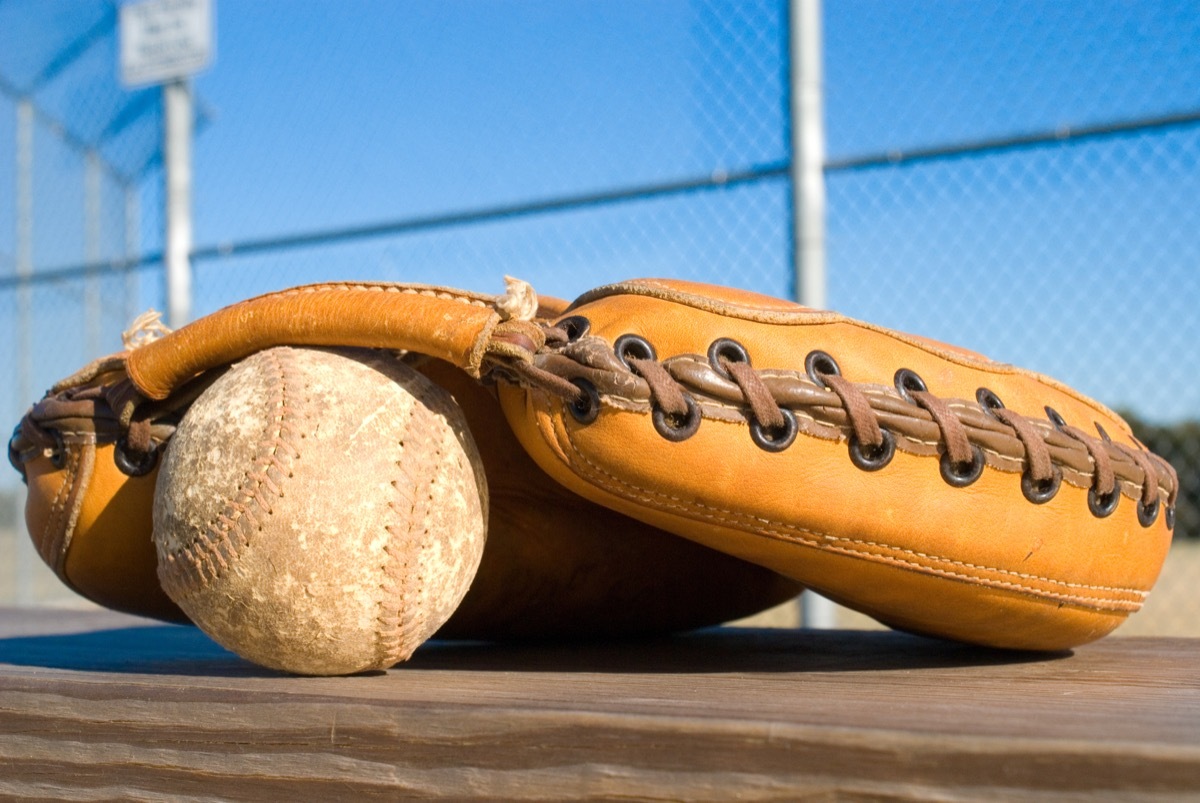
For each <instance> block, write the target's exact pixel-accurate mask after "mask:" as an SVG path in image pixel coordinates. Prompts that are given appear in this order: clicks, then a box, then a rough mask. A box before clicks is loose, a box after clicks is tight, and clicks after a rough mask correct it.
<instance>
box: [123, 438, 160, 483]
mask: <svg viewBox="0 0 1200 803" xmlns="http://www.w3.org/2000/svg"><path fill="white" fill-rule="evenodd" d="M113 462H114V463H116V465H117V468H119V469H120V470H121V473H122V474H124V475H126V476H127V477H141V476H144V475H146V474H149V473H150V472H151V471H153V470H154V467H155V466H156V465H158V449H154V448H151V449H150V451H148V452H146V453H145V454H143V455H141V456H140V459H139V460H136V461H135V460H134V459H133V458H132V457H131V456H130V452H129V444H128V443H126V442H125V439H124V438H122V439H121V440H119V441H117V445H116V447H115V448H114V449H113Z"/></svg>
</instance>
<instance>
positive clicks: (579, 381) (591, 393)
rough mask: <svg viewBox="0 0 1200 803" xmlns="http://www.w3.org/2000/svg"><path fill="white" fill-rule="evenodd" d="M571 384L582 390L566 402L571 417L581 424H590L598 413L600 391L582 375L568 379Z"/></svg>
mask: <svg viewBox="0 0 1200 803" xmlns="http://www.w3.org/2000/svg"><path fill="white" fill-rule="evenodd" d="M570 382H571V384H572V385H574V386H575V387H577V388H579V389H580V390H582V391H583V395H582V396H580V397H579V398H578V399H576V400H575V401H573V402H570V403H569V404H567V409H568V410H570V411H571V417H572V418H574V419H575V420H576V421H578V422H579V423H581V424H590V423H592V422H593V421H595V420H596V416H598V415H600V393H599V392H598V391H597V390H596V386H595V385H593V384H592V383H591V382H589V381H588V380H586V379H584V378H582V377H576V378H574V379H572V380H570Z"/></svg>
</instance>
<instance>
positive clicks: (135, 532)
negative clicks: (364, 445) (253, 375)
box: [10, 293, 801, 639]
mask: <svg viewBox="0 0 1200 803" xmlns="http://www.w3.org/2000/svg"><path fill="white" fill-rule="evenodd" d="M333 297H338V296H337V294H335V295H334V296H333ZM398 298H400V296H399V294H395V295H392V296H390V300H393V301H394V300H397V299H398ZM403 300H404V301H406V302H410V303H411V302H414V301H415V302H416V305H417V307H421V306H423V305H425V304H426V303H434V304H437V303H440V302H439V301H429V300H428V298H427V297H426V296H419V295H416V294H415V293H412V294H407V295H404V296H403ZM455 306H456V307H461V306H462V305H460V304H456V305H455ZM565 306H566V304H565V302H558V301H555V300H553V299H546V300H545V301H544V307H543V309H542V313H543V314H554V313H555V312H558V311H561V308H562V307H565ZM480 309H481V310H482V309H483V308H482V307H480ZM278 313H279V314H280V315H283V316H286V317H290V316H291V315H292V311H291V310H290V309H287V308H286V307H285V308H281V309H279V310H278ZM202 325H203V323H202V322H199V323H198V324H197V326H202ZM255 325H256V324H255ZM350 325H351V326H355V325H359V324H355V323H351V324H350ZM164 331H165V330H163V329H161V327H159V333H162V332H164ZM210 331H211V330H210ZM238 332H239V329H238V328H237V327H235V328H232V329H229V330H227V331H225V332H224V333H223V335H222V337H223V338H226V339H234V340H236V339H237V338H238ZM143 334H145V333H143ZM190 334H191V333H190V331H180V332H179V333H176V335H172V339H174V338H176V337H183V338H185V339H186V338H188V337H190ZM329 334H330V335H334V334H335V333H329ZM206 336H207V335H202V337H206ZM142 339H144V338H134V342H131V343H130V346H131V347H133V349H131V350H136V346H137V345H140V340H142ZM284 339H285V340H288V341H291V340H292V338H284ZM299 339H300V340H303V338H299ZM348 339H349V340H353V339H354V338H353V337H349V338H348ZM334 340H335V341H336V342H338V344H339V345H342V343H341V342H340V341H338V338H337V337H334ZM129 354H130V352H129V351H127V352H123V353H121V354H118V355H114V356H112V357H109V358H106V359H104V360H101V361H99V362H98V363H95V364H93V365H92V366H89V367H88V368H86V369H85V370H84V371H82V372H80V373H79V374H77V375H75V376H73V377H70V378H68V379H66V380H64V381H63V382H60V383H59V384H58V385H56V386H55V387H54V388H53V389H52V390H51V391H50V393H48V394H47V396H46V398H44V399H43V400H42V401H41V402H39V403H38V404H37V405H35V406H34V407H33V408H32V409H31V410H30V412H29V413H28V414H27V415H26V416H25V418H24V420H23V421H22V422H21V425H20V426H19V427H18V430H17V432H16V434H15V435H14V437H13V440H12V442H11V444H10V458H12V459H13V462H14V465H16V466H17V467H18V468H19V469H20V470H21V471H22V472H23V474H24V475H25V477H26V481H27V483H28V485H29V496H28V504H27V508H26V519H27V523H28V528H29V532H30V534H31V536H32V538H33V540H34V543H35V544H36V545H37V548H38V552H39V554H40V555H41V556H42V558H43V559H44V560H45V561H46V563H47V564H48V565H49V566H50V567H51V568H52V569H54V570H55V572H56V573H57V574H58V576H59V577H60V578H61V579H62V580H63V581H64V582H65V583H66V584H67V585H68V586H69V587H71V588H73V589H74V590H75V591H77V592H78V593H80V594H82V595H83V596H85V597H87V598H89V599H91V600H93V601H95V602H97V603H99V604H101V605H104V606H106V607H110V608H114V609H116V610H121V611H125V612H128V613H134V614H140V615H143V616H150V617H154V618H158V619H164V620H167V621H178V622H184V621H187V617H186V616H185V614H184V613H183V612H182V611H181V610H180V609H179V608H178V607H177V606H176V604H175V603H174V602H173V601H172V600H171V599H170V598H169V597H168V596H167V595H166V594H165V593H164V591H163V590H162V588H161V587H160V582H159V577H158V576H157V575H156V567H157V560H156V554H155V546H154V543H153V539H152V532H151V531H152V521H151V509H152V506H153V500H154V493H155V485H156V482H157V475H158V472H159V460H158V458H159V455H160V454H161V452H162V450H163V449H164V447H165V446H166V444H167V443H168V442H169V441H170V439H171V437H172V435H173V433H174V431H175V426H176V424H177V423H178V422H179V421H180V419H181V418H182V416H184V415H185V414H186V413H187V410H188V408H189V407H190V405H191V404H192V402H193V401H195V400H196V399H197V398H198V397H199V396H200V394H201V393H202V392H203V391H204V390H205V389H206V388H207V387H208V386H209V385H210V384H212V382H213V381H214V380H215V379H216V378H217V377H218V376H220V375H221V373H223V371H224V370H225V367H226V366H225V365H223V364H221V365H215V366H214V367H212V368H210V369H209V370H204V371H201V372H199V373H198V375H197V376H196V377H194V378H192V379H191V380H190V381H189V382H187V383H185V384H184V385H182V386H181V387H180V388H178V389H175V390H174V391H173V392H171V393H170V394H167V395H166V397H165V398H164V399H162V400H160V401H153V402H152V401H147V400H145V399H143V398H142V397H141V396H140V395H139V394H138V393H137V392H136V390H135V389H134V387H133V386H132V384H131V383H130V382H129V380H128V377H127V374H126V370H125V369H126V360H127V358H128V357H129ZM409 359H410V361H411V362H412V363H413V364H414V367H416V368H417V369H418V370H420V371H421V372H423V373H425V374H426V376H428V377H429V378H431V379H433V380H434V381H435V382H438V383H439V384H442V385H443V387H445V388H446V389H447V390H449V391H450V392H451V393H452V395H453V396H454V398H455V400H456V401H457V402H458V404H459V407H460V408H461V409H462V411H463V413H464V415H465V417H466V420H467V422H468V424H469V426H470V428H471V430H472V435H473V438H474V441H475V444H476V446H477V447H478V451H479V455H480V457H481V459H482V461H483V464H484V470H485V473H486V475H487V477H488V487H489V496H490V500H491V504H490V506H488V510H489V516H488V519H489V521H488V539H487V545H486V548H485V550H484V554H483V558H482V561H481V563H480V566H479V570H478V572H477V573H476V575H475V578H474V582H473V584H472V586H471V589H470V591H469V593H468V594H467V596H466V597H465V598H464V599H463V601H462V603H461V604H460V605H459V607H458V609H457V611H456V613H455V614H454V616H453V617H451V619H450V621H448V622H447V623H446V625H444V626H443V628H442V630H441V631H440V635H441V636H442V637H451V638H454V637H459V638H473V639H507V638H548V637H590V636H623V635H636V634H645V633H656V632H665V631H676V630H684V629H690V628H695V627H701V626H706V625H712V624H718V623H720V622H724V621H728V620H730V619H736V618H740V617H743V616H748V615H750V614H753V613H757V612H759V611H761V610H763V609H766V608H769V607H771V606H774V605H777V604H779V603H781V602H784V601H786V600H788V599H790V598H792V597H794V596H796V595H797V594H798V593H799V592H800V590H801V588H800V586H799V585H798V584H797V583H795V582H794V581H791V580H788V579H787V578H784V577H782V576H780V575H778V574H776V573H774V572H772V571H770V570H768V569H764V568H762V567H760V566H757V565H755V564H751V563H747V562H744V561H741V560H739V559H737V558H733V557H730V556H728V555H725V554H723V553H720V552H716V551H713V550H710V549H707V548H705V547H703V546H700V545H698V544H695V543H692V542H690V541H684V540H682V539H680V538H677V537H675V536H674V535H671V534H669V533H665V532H663V531H661V530H659V529H658V528H656V527H654V526H652V525H648V524H644V523H642V522H640V521H637V520H635V519H630V518H628V517H626V516H624V515H622V514H620V513H618V512H616V511H613V510H610V509H607V508H604V507H602V506H599V505H596V504H595V503H592V502H589V501H587V500H586V499H584V498H582V497H580V496H578V495H577V494H575V493H573V492H571V491H569V490H567V489H566V488H565V487H563V486H562V485H560V484H558V483H556V482H554V481H552V480H551V479H550V478H549V477H547V476H546V475H545V474H544V473H543V472H542V471H541V469H539V468H538V467H537V465H536V464H535V463H534V462H533V461H532V460H531V459H530V458H529V457H528V456H527V455H526V454H525V452H524V450H523V449H522V448H521V446H520V445H519V444H518V443H517V441H516V439H515V437H514V436H513V433H512V431H511V430H510V429H509V427H508V425H507V424H506V423H505V421H504V416H503V413H502V412H501V410H500V406H499V403H498V401H497V398H496V390H495V388H494V387H484V386H483V385H482V384H481V383H479V382H478V381H475V380H473V379H471V378H470V377H468V376H467V375H466V374H465V373H463V372H462V371H461V370H459V369H457V368H454V367H453V366H451V365H450V364H448V363H446V362H443V361H441V360H435V359H431V358H428V357H425V356H423V355H419V354H416V353H413V354H411V355H409ZM130 399H134V400H135V403H133V404H131V403H130V402H129V400H130ZM116 411H122V412H123V413H124V414H125V415H124V419H122V416H121V415H120V414H118V412H116ZM332 501H333V500H331V502H332Z"/></svg>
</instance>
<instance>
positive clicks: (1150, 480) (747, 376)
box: [509, 327, 1179, 507]
mask: <svg viewBox="0 0 1200 803" xmlns="http://www.w3.org/2000/svg"><path fill="white" fill-rule="evenodd" d="M570 342H571V337H570V334H569V333H568V332H567V331H566V330H565V329H562V328H555V327H547V328H546V343H547V346H548V348H549V350H551V351H554V352H556V353H561V352H562V351H563V349H564V348H565V347H566V346H567V345H568V344H569V343H570ZM611 357H612V354H611V352H610V358H611ZM719 363H720V364H719V365H718V366H713V367H714V368H716V369H719V371H720V372H722V373H723V374H724V375H725V376H726V377H727V378H728V379H731V380H732V381H733V383H734V384H735V385H736V386H737V388H738V390H739V392H740V394H741V396H742V399H743V402H744V404H745V405H746V407H747V408H748V409H747V418H750V419H752V420H753V421H754V422H755V423H756V424H757V425H758V426H759V427H762V428H764V429H768V430H778V429H779V428H781V427H784V426H785V424H786V422H785V419H784V409H785V407H784V406H783V405H781V404H780V402H779V400H778V398H777V393H778V392H781V391H780V390H779V389H778V388H777V389H776V391H775V392H773V391H772V387H771V385H770V384H768V382H767V381H766V380H765V379H764V376H763V373H762V372H761V371H760V370H759V369H756V368H754V367H753V366H752V365H750V364H749V363H747V362H741V361H738V360H730V359H727V358H725V357H721V358H720V360H719ZM625 364H626V365H627V366H628V368H629V369H630V370H631V371H632V372H633V373H634V374H635V375H636V376H639V377H641V379H642V380H644V381H645V383H646V387H647V389H648V391H649V396H650V403H651V405H652V406H653V407H657V408H659V409H661V410H662V411H663V412H665V413H667V414H668V415H675V416H684V415H687V414H688V401H687V397H688V396H689V395H694V394H695V392H696V391H694V390H692V389H689V388H687V387H686V386H684V385H683V384H682V383H681V382H680V381H679V380H678V379H676V377H675V376H674V375H672V373H671V371H670V370H669V368H668V366H667V365H666V364H665V363H664V361H661V360H652V359H642V358H635V357H632V356H626V358H625ZM509 367H513V368H516V367H517V366H515V365H510V366H509ZM592 368H593V369H594V370H602V369H597V368H596V366H592ZM610 370H611V369H610ZM516 373H518V374H520V375H521V376H522V377H523V378H524V379H525V380H526V381H528V382H530V383H532V384H534V385H537V386H540V387H543V388H544V389H546V390H548V391H550V392H552V393H555V394H556V395H558V396H561V397H562V398H564V399H566V400H568V401H569V402H572V403H576V402H578V401H579V400H580V399H581V398H582V397H583V395H584V394H583V392H582V391H581V390H580V388H579V387H578V386H576V385H575V384H574V383H572V382H569V381H567V380H566V379H564V378H562V377H560V376H558V375H557V374H555V373H553V372H552V371H547V370H544V369H541V368H537V367H536V366H533V365H529V366H527V367H522V368H520V369H519V370H517V371H516ZM812 378H813V379H814V380H816V381H817V382H819V383H820V384H823V385H824V386H825V388H827V389H828V391H830V392H832V393H833V394H834V395H835V396H836V397H837V399H838V400H839V401H840V402H841V408H842V410H843V412H844V414H845V416H846V418H845V422H846V425H848V428H849V430H850V432H851V433H852V435H853V437H854V438H855V439H856V440H857V441H858V443H859V444H860V445H861V446H863V447H867V448H876V447H879V446H881V445H882V444H883V443H884V433H883V428H882V426H881V425H880V418H879V415H880V412H879V411H877V410H876V409H875V406H873V405H872V400H871V398H870V397H868V395H867V394H866V393H865V392H864V390H863V388H862V387H860V386H859V385H857V384H855V383H854V382H851V381H850V380H848V379H846V378H845V377H842V376H840V375H838V374H835V373H829V372H822V371H813V376H812ZM775 381H776V382H778V381H779V380H778V379H777V380H775ZM796 381H797V382H800V381H801V380H796ZM905 391H906V392H905V393H903V394H902V398H904V399H905V400H906V401H908V402H909V403H910V404H912V405H913V406H915V407H917V408H919V409H921V410H923V411H924V412H925V413H926V414H927V415H928V416H929V420H931V421H932V423H933V424H934V425H936V427H937V430H938V433H939V435H940V449H941V450H944V452H945V455H946V457H947V458H948V459H949V461H950V462H951V463H953V464H955V465H966V464H970V463H972V462H973V461H974V460H976V459H977V458H976V452H977V450H978V448H979V447H978V446H977V445H975V444H974V443H973V442H972V440H971V437H970V435H969V430H968V426H967V424H966V423H964V419H963V417H962V415H961V414H960V413H959V412H957V411H956V410H955V409H954V408H952V407H951V405H950V403H949V402H948V401H947V400H945V399H943V398H940V397H938V396H936V395H935V394H934V393H932V392H930V391H928V390H916V389H912V388H905ZM896 403H898V402H893V403H891V405H892V406H894V405H895V404H896ZM877 404H878V402H877ZM882 409H891V408H890V407H889V405H888V404H884V406H883V408H882ZM984 409H986V411H987V412H988V413H989V414H990V415H992V416H993V417H994V418H995V419H996V420H997V421H999V422H1000V423H1002V424H1004V425H1005V426H1007V427H1008V428H1009V429H1010V430H1011V431H1012V435H1013V436H1014V437H1015V438H1016V440H1017V441H1018V442H1019V444H1020V450H1021V452H1022V454H1021V460H1022V461H1023V462H1024V464H1025V467H1026V473H1027V475H1028V477H1029V479H1030V480H1031V481H1032V482H1033V483H1035V484H1039V485H1040V484H1044V483H1050V482H1053V481H1054V477H1055V472H1056V469H1055V462H1054V458H1053V457H1052V456H1051V450H1050V447H1049V446H1048V444H1047V440H1046V438H1047V434H1048V433H1043V431H1042V430H1041V429H1040V428H1039V427H1037V426H1035V425H1034V423H1033V422H1032V421H1031V419H1029V418H1026V417H1025V416H1023V415H1020V414H1019V413H1016V412H1014V411H1012V410H1008V409H1005V408H1003V407H999V408H992V407H987V408H984ZM1060 423H1061V422H1060ZM972 426H978V425H977V424H972ZM1057 429H1058V430H1060V431H1061V432H1062V433H1064V434H1065V435H1067V436H1068V437H1070V438H1072V439H1074V440H1076V441H1078V442H1079V443H1080V444H1082V446H1083V447H1084V448H1085V450H1086V452H1087V455H1088V456H1089V457H1090V458H1091V464H1092V473H1093V483H1092V487H1093V489H1094V491H1095V493H1097V494H1098V495H1100V496H1102V497H1107V496H1109V495H1110V494H1112V493H1113V492H1114V491H1116V490H1118V486H1117V476H1116V471H1115V470H1114V464H1113V458H1112V455H1111V454H1110V451H1109V450H1110V449H1111V448H1115V449H1117V450H1119V451H1120V452H1121V453H1123V454H1124V455H1126V456H1127V457H1128V459H1129V460H1130V461H1132V462H1133V464H1134V465H1136V466H1137V467H1138V468H1140V469H1141V471H1142V474H1143V480H1142V483H1141V485H1142V494H1141V502H1142V504H1143V505H1145V506H1147V507H1150V506H1153V505H1154V504H1155V503H1156V502H1157V501H1159V499H1160V496H1161V494H1160V491H1159V483H1160V477H1163V475H1165V477H1163V478H1165V479H1166V480H1167V484H1168V486H1169V489H1170V490H1169V492H1168V502H1167V503H1168V505H1169V506H1171V505H1173V504H1174V501H1175V498H1176V496H1177V494H1178V486H1179V483H1178V480H1177V478H1176V475H1175V473H1174V470H1173V469H1172V468H1171V467H1170V466H1169V464H1167V463H1166V462H1165V461H1162V460H1157V461H1156V460H1153V459H1152V458H1151V456H1150V455H1148V454H1147V453H1146V452H1144V451H1141V450H1138V449H1133V448H1130V447H1129V446H1126V445H1124V444H1118V443H1115V442H1114V443H1107V444H1106V443H1105V442H1104V441H1102V440H1100V439H1098V438H1095V437H1092V436H1090V435H1088V434H1087V433H1085V432H1083V431H1082V430H1080V429H1078V428H1077V427H1072V426H1066V425H1061V426H1058V427H1057ZM1156 462H1157V463H1161V464H1162V466H1161V468H1158V467H1157V466H1156Z"/></svg>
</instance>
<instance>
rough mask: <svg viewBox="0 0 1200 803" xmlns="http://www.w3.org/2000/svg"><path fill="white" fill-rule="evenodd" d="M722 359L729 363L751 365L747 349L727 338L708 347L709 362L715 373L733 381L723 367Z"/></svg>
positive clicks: (720, 339)
mask: <svg viewBox="0 0 1200 803" xmlns="http://www.w3.org/2000/svg"><path fill="white" fill-rule="evenodd" d="M722 358H724V359H726V360H728V361H729V362H744V363H746V365H749V364H750V354H749V353H748V352H747V351H746V347H745V346H743V345H742V344H741V343H739V342H737V341H736V340H730V339H729V338H727V337H722V338H719V339H717V340H714V341H713V342H712V345H711V346H709V347H708V362H709V365H711V366H712V367H713V370H714V371H716V372H717V373H718V374H720V375H721V376H723V377H725V378H726V379H728V380H731V381H732V380H733V377H732V376H730V375H729V372H728V371H726V370H725V366H724V365H721V359H722Z"/></svg>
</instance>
